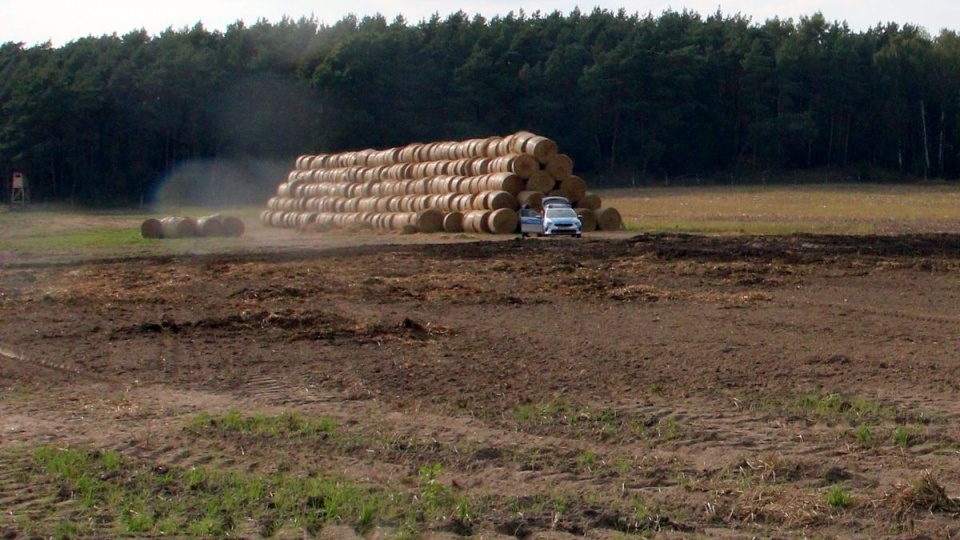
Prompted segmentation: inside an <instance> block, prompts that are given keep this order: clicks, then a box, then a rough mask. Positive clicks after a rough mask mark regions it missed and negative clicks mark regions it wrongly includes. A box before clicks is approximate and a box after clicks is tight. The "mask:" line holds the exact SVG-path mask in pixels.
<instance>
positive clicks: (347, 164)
mask: <svg viewBox="0 0 960 540" xmlns="http://www.w3.org/2000/svg"><path fill="white" fill-rule="evenodd" d="M548 195H553V196H563V197H566V198H568V199H570V201H571V202H572V203H573V206H574V207H575V208H577V211H578V213H580V214H581V218H582V221H583V225H584V232H590V231H593V230H597V229H600V230H616V229H620V228H621V227H622V225H623V220H622V219H621V217H620V213H619V212H617V210H616V209H614V208H609V207H607V208H604V207H602V204H601V200H600V197H598V196H597V195H595V194H592V193H589V192H588V191H587V185H586V182H584V180H583V179H582V178H581V177H579V176H577V175H575V174H574V172H573V160H572V159H570V157H569V156H567V155H566V154H562V153H560V152H559V151H558V149H557V144H556V142H554V141H553V140H551V139H548V138H547V137H543V136H540V135H536V134H534V133H530V132H528V131H520V132H518V133H514V134H512V135H508V136H505V137H488V138H486V139H470V140H466V141H461V142H434V143H427V144H422V143H415V144H410V145H407V146H405V147H402V148H390V149H387V150H360V151H356V152H343V153H340V154H321V155H304V156H300V157H299V158H297V160H296V165H295V169H294V170H293V171H291V172H290V173H289V174H288V175H287V180H286V182H284V183H282V184H280V185H279V186H278V187H277V194H276V196H274V197H271V198H270V199H269V200H268V201H267V209H266V210H264V211H262V212H261V213H260V221H261V222H262V223H263V224H264V225H267V226H271V227H285V228H291V229H298V230H318V231H327V230H330V229H334V228H352V227H365V228H374V229H380V230H388V231H402V232H423V233H431V232H440V231H446V232H463V231H466V232H476V233H492V234H509V233H513V232H516V231H517V229H518V227H519V217H518V210H519V208H520V206H522V205H523V204H529V205H530V206H531V207H533V208H538V207H541V206H542V200H543V197H545V196H548Z"/></svg>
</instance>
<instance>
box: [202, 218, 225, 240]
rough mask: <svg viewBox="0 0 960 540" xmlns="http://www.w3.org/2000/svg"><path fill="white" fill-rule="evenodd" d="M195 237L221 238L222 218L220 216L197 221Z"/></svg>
mask: <svg viewBox="0 0 960 540" xmlns="http://www.w3.org/2000/svg"><path fill="white" fill-rule="evenodd" d="M197 235H198V236H203V237H206V238H211V237H215V236H223V217H222V216H221V215H220V214H214V215H212V216H204V217H201V218H198V219H197Z"/></svg>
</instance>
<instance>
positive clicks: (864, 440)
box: [857, 425, 873, 447]
mask: <svg viewBox="0 0 960 540" xmlns="http://www.w3.org/2000/svg"><path fill="white" fill-rule="evenodd" d="M857 442H858V443H859V444H860V446H863V447H870V446H873V430H871V429H870V427H869V426H865V425H864V426H860V427H859V428H858V429H857Z"/></svg>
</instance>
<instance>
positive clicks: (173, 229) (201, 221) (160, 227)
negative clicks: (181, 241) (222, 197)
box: [140, 214, 245, 239]
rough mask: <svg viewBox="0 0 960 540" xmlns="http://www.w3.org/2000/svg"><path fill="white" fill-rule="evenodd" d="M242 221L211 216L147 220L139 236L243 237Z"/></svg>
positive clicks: (216, 215)
mask: <svg viewBox="0 0 960 540" xmlns="http://www.w3.org/2000/svg"><path fill="white" fill-rule="evenodd" d="M244 230H245V226H244V224H243V220H241V219H240V218H238V217H234V216H223V215H220V214H213V215H211V216H204V217H201V218H193V217H180V216H169V217H165V218H160V219H156V218H149V219H146V220H144V221H143V223H141V224H140V235H141V236H143V237H144V238H151V239H161V238H195V237H215V236H231V237H239V236H243V233H244Z"/></svg>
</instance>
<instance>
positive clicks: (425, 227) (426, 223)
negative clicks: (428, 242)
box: [416, 208, 444, 234]
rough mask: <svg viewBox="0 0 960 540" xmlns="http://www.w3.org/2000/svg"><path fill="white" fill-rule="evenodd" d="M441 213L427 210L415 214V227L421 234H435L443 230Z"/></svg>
mask: <svg viewBox="0 0 960 540" xmlns="http://www.w3.org/2000/svg"><path fill="white" fill-rule="evenodd" d="M443 217H444V216H443V212H441V211H439V210H437V209H436V208H428V209H426V210H424V211H422V212H419V213H417V218H416V226H417V229H419V230H420V232H422V233H427V234H429V233H435V232H440V231H442V230H443Z"/></svg>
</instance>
